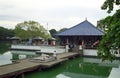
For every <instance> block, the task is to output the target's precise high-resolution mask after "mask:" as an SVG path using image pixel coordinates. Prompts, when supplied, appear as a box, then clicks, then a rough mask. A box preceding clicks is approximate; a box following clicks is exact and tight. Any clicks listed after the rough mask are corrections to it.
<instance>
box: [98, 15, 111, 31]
mask: <svg viewBox="0 0 120 78" xmlns="http://www.w3.org/2000/svg"><path fill="white" fill-rule="evenodd" d="M110 19H111V16H107V17H106V18H104V19H101V20H100V21H99V22H98V25H97V27H98V28H101V29H103V31H106V30H107V29H108V27H109V25H110V22H111V20H110Z"/></svg>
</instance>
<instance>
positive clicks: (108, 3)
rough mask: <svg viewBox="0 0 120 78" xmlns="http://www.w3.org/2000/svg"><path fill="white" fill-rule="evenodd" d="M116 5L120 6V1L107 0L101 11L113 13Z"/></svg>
mask: <svg viewBox="0 0 120 78" xmlns="http://www.w3.org/2000/svg"><path fill="white" fill-rule="evenodd" d="M114 4H115V5H120V0H105V2H104V4H103V5H102V7H101V9H103V10H106V9H107V10H108V11H107V12H108V13H111V11H112V10H113V8H114Z"/></svg>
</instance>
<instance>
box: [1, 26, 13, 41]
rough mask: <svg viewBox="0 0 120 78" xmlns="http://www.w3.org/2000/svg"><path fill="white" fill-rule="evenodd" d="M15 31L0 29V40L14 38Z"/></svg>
mask: <svg viewBox="0 0 120 78" xmlns="http://www.w3.org/2000/svg"><path fill="white" fill-rule="evenodd" d="M14 34H15V33H14V30H12V29H7V28H4V27H0V39H2V40H4V39H6V38H7V37H12V36H14Z"/></svg>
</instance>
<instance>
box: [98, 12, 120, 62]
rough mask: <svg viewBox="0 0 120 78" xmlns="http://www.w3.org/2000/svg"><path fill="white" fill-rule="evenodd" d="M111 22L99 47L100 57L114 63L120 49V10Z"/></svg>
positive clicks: (112, 17)
mask: <svg viewBox="0 0 120 78" xmlns="http://www.w3.org/2000/svg"><path fill="white" fill-rule="evenodd" d="M109 20H110V21H109V22H108V23H109V25H108V26H107V29H108V30H107V31H106V33H105V35H104V36H103V39H102V41H101V42H100V45H99V47H98V55H99V56H100V57H102V58H103V60H105V59H109V60H111V61H112V60H113V59H114V57H115V54H117V53H118V52H117V51H118V50H119V49H120V10H117V11H116V13H115V14H114V15H113V16H111V18H109Z"/></svg>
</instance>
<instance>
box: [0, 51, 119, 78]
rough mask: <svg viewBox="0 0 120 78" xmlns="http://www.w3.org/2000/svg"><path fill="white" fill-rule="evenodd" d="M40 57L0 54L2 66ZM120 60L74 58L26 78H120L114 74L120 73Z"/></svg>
mask: <svg viewBox="0 0 120 78" xmlns="http://www.w3.org/2000/svg"><path fill="white" fill-rule="evenodd" d="M34 56H39V55H37V54H36V53H35V52H26V51H7V52H5V53H3V54H0V65H5V64H11V63H13V60H19V59H26V58H31V57H34ZM119 65H120V62H119V60H116V61H114V62H113V63H111V62H109V61H104V62H102V61H101V59H98V58H86V57H84V58H81V57H78V58H74V59H70V60H68V61H65V62H63V63H62V64H59V65H56V66H54V67H51V68H49V69H44V70H42V71H34V72H29V73H26V74H25V78H119V76H118V77H117V75H112V73H116V72H120V68H119Z"/></svg>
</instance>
